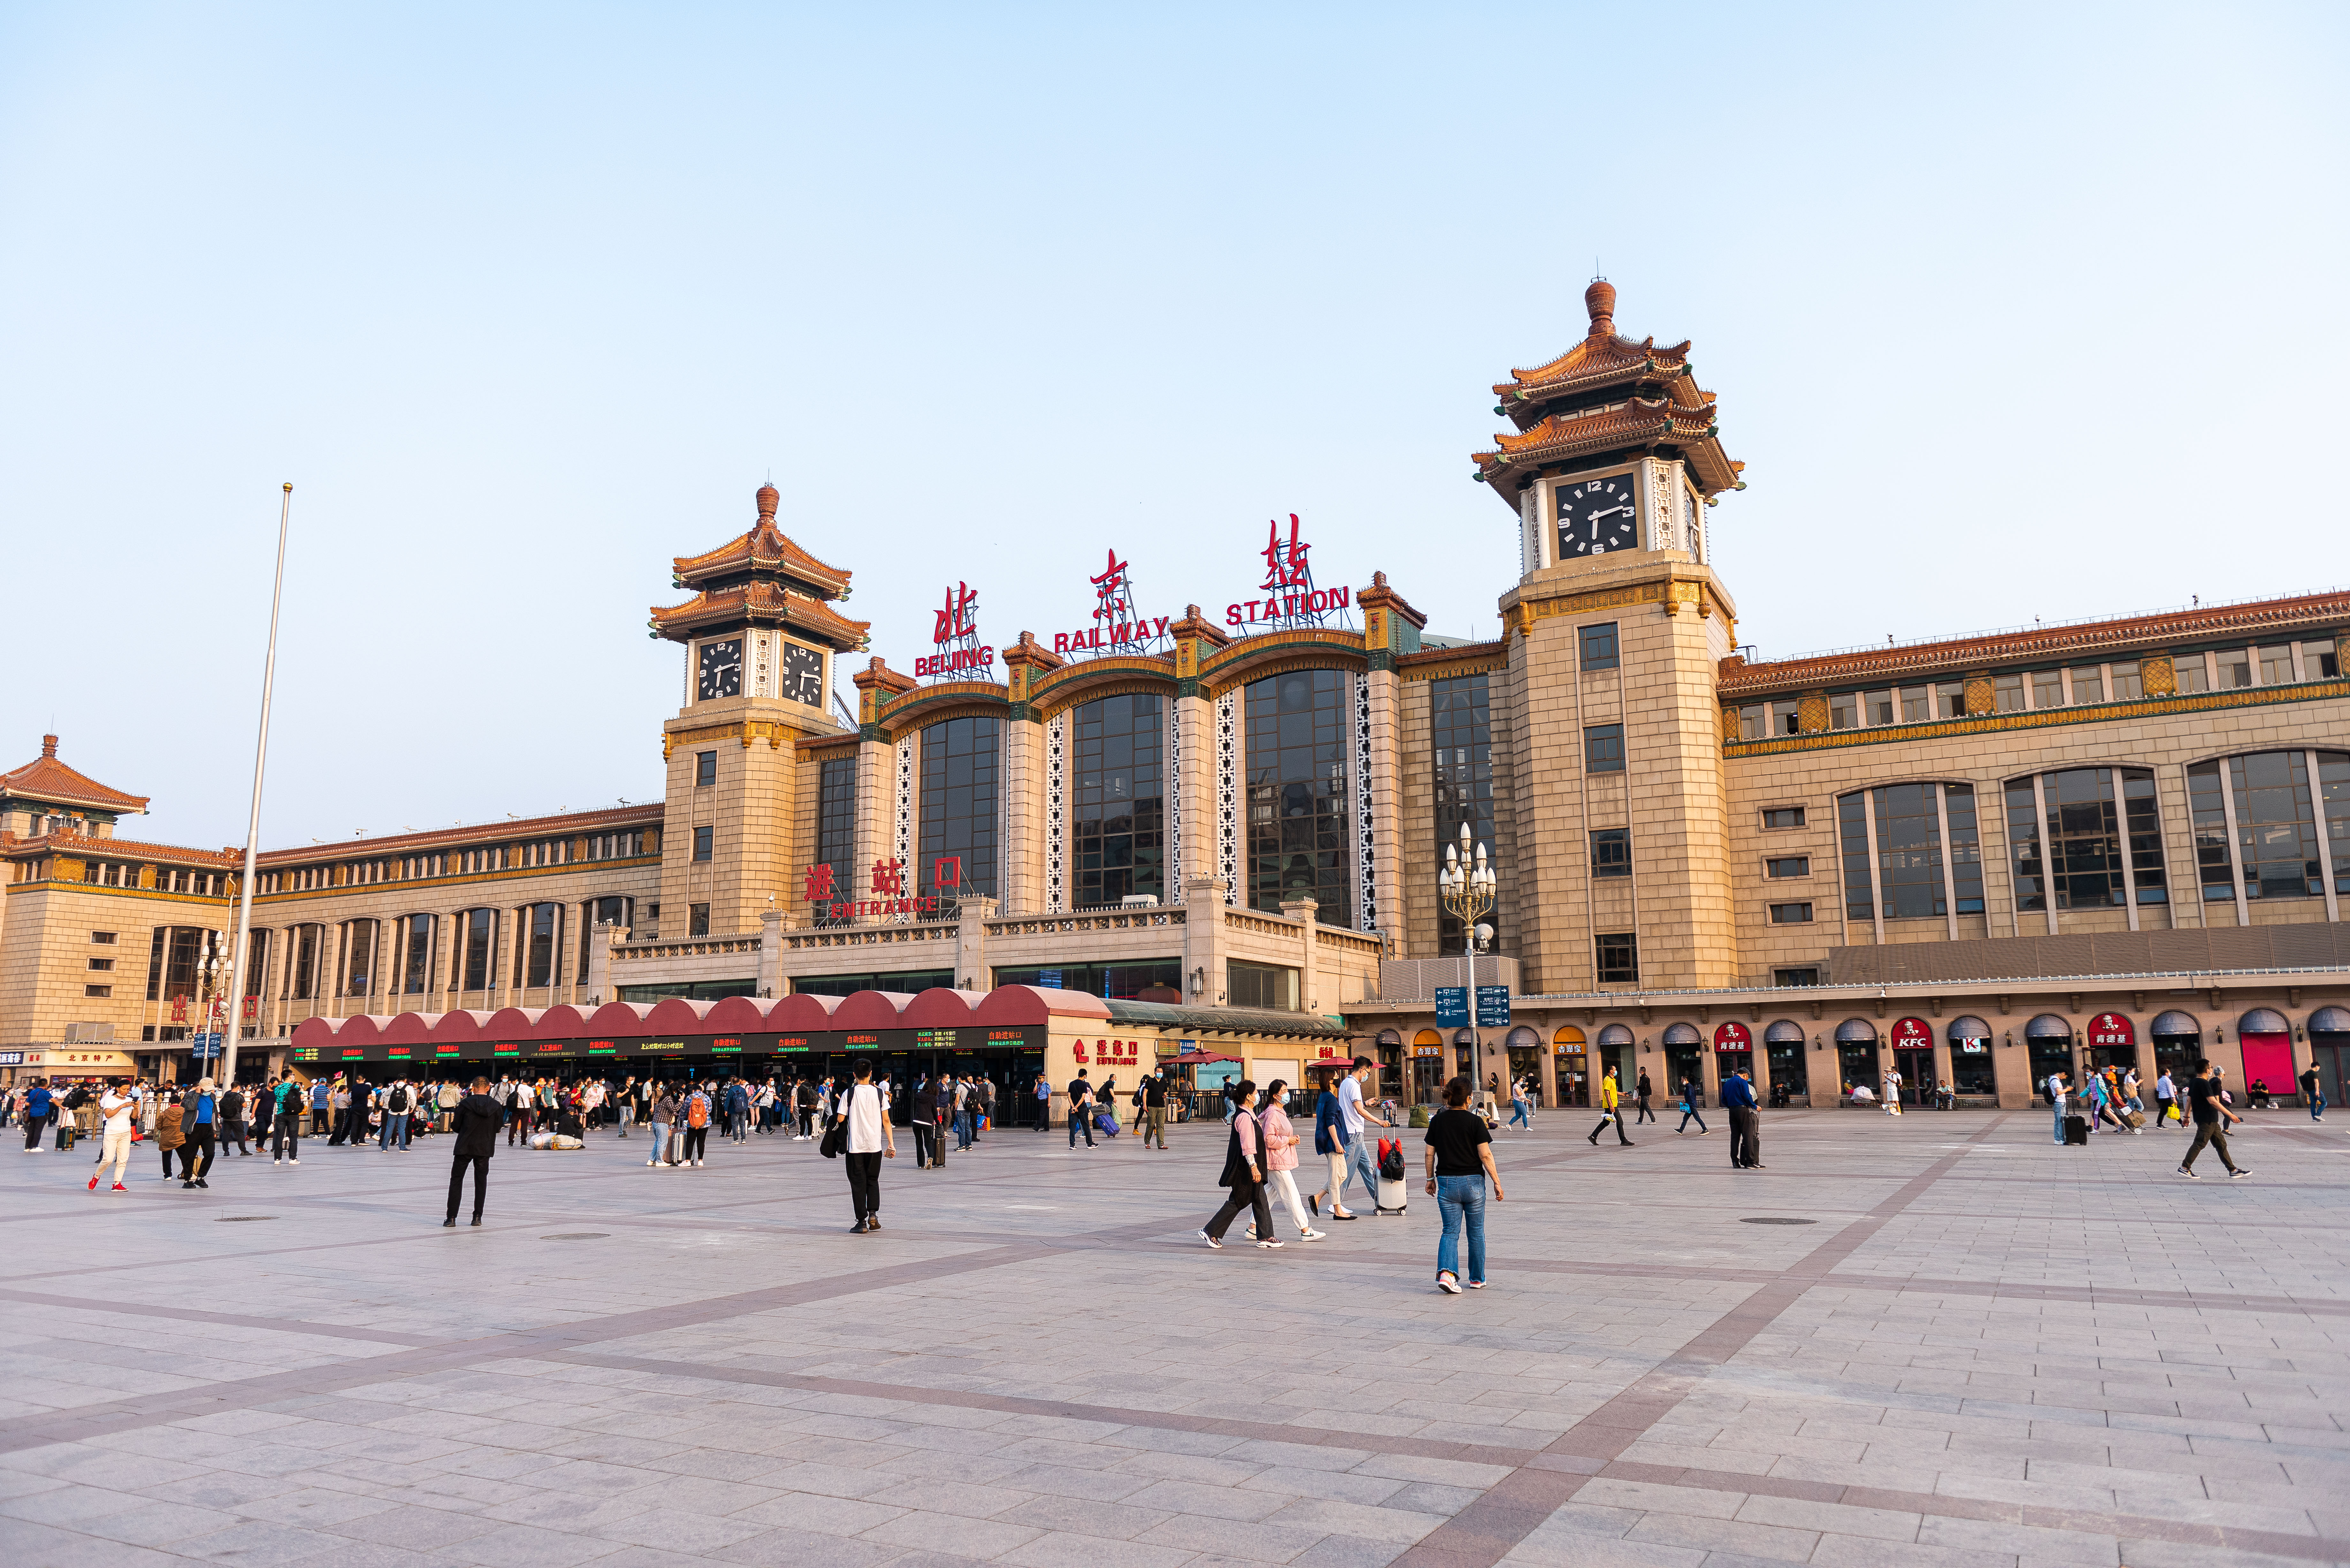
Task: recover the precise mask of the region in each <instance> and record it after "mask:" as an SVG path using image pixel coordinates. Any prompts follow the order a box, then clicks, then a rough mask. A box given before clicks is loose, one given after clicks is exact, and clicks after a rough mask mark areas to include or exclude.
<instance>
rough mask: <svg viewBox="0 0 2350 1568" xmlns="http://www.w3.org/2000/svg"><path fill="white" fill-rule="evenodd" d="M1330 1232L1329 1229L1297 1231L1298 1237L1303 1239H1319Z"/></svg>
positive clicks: (1300, 1239)
mask: <svg viewBox="0 0 2350 1568" xmlns="http://www.w3.org/2000/svg"><path fill="white" fill-rule="evenodd" d="M1329 1233H1330V1232H1329V1231H1299V1232H1298V1233H1297V1239H1298V1240H1299V1241H1320V1240H1321V1239H1322V1238H1323V1237H1325V1236H1327V1235H1328V1234H1329Z"/></svg>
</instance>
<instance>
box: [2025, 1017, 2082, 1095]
mask: <svg viewBox="0 0 2350 1568" xmlns="http://www.w3.org/2000/svg"><path fill="white" fill-rule="evenodd" d="M2023 1044H2024V1050H2025V1053H2026V1057H2027V1060H2028V1062H2029V1064H2030V1066H2031V1068H2032V1092H2033V1094H2035V1095H2038V1096H2041V1097H2042V1098H2043V1099H2045V1098H2046V1097H2047V1094H2048V1075H2049V1074H2051V1073H2062V1074H2064V1081H2065V1082H2066V1083H2068V1084H2070V1085H2073V1086H2074V1088H2078V1087H2079V1086H2080V1074H2079V1073H2078V1072H2077V1071H2075V1070H2074V1065H2073V1026H2072V1025H2071V1024H2069V1023H2065V1022H2064V1020H2063V1019H2061V1018H2059V1017H2057V1016H2056V1015H2055V1014H2054V1013H2053V1012H2043V1013H2042V1014H2041V1015H2040V1016H2039V1017H2037V1018H2034V1019H2033V1021H2032V1022H2031V1023H2027V1024H2025V1025H2024V1026H2023Z"/></svg>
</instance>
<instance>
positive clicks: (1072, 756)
mask: <svg viewBox="0 0 2350 1568" xmlns="http://www.w3.org/2000/svg"><path fill="white" fill-rule="evenodd" d="M1070 719H1071V723H1070V725H1069V767H1068V784H1067V791H1068V795H1067V799H1068V821H1069V840H1070V846H1071V847H1070V858H1071V861H1072V864H1073V866H1074V868H1075V871H1076V876H1075V877H1074V879H1073V884H1072V891H1071V896H1070V899H1069V902H1070V903H1071V904H1072V905H1073V906H1075V907H1077V908H1083V907H1085V906H1087V905H1110V904H1116V903H1118V901H1119V900H1120V899H1122V898H1127V897H1128V895H1134V894H1145V893H1148V894H1152V895H1155V896H1157V897H1158V898H1159V899H1160V900H1161V901H1162V902H1163V901H1164V900H1165V898H1166V896H1167V875H1166V813H1167V772H1166V767H1165V761H1164V757H1165V745H1166V736H1167V723H1166V702H1165V699H1163V698H1161V697H1160V696H1159V694H1158V693H1157V692H1154V691H1141V692H1134V693H1131V694H1128V695H1121V696H1117V697H1103V698H1099V699H1097V700H1096V701H1091V702H1087V703H1086V704H1085V705H1084V706H1083V707H1080V708H1079V709H1077V710H1076V711H1075V712H1074V713H1072V714H1071V715H1070Z"/></svg>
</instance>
